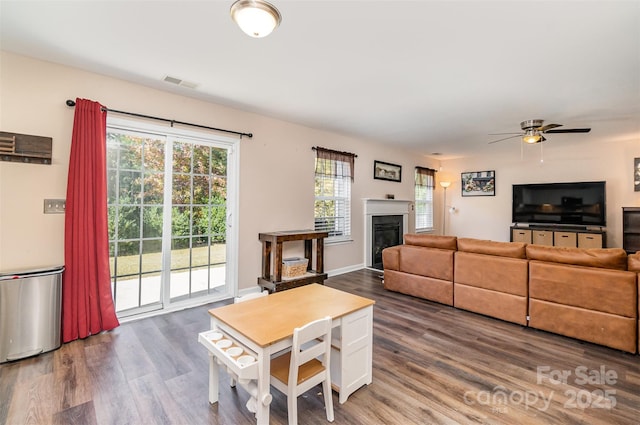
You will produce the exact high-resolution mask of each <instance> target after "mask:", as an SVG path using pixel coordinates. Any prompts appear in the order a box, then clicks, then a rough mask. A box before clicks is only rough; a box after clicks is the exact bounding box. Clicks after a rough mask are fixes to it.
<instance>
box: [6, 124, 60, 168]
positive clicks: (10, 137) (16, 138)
mask: <svg viewBox="0 0 640 425" xmlns="http://www.w3.org/2000/svg"><path fill="white" fill-rule="evenodd" d="M52 148H53V139H52V138H51V137H43V136H33V135H29V134H20V133H8V132H6V131H0V161H9V162H22V163H27V164H51V152H52Z"/></svg>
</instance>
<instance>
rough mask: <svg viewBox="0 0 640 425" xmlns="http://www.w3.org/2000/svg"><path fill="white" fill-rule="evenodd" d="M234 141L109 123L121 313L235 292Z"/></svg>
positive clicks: (114, 266) (114, 273) (112, 237)
mask: <svg viewBox="0 0 640 425" xmlns="http://www.w3.org/2000/svg"><path fill="white" fill-rule="evenodd" d="M167 130H169V131H167ZM236 144H237V140H229V139H225V138H220V137H216V138H212V137H206V136H203V135H201V134H195V133H188V132H186V131H177V130H174V129H163V128H161V127H158V128H156V127H149V126H148V125H147V126H142V125H137V124H133V123H126V122H122V121H116V120H110V121H109V123H108V129H107V158H108V164H107V165H108V188H109V201H108V202H109V247H110V261H111V277H112V290H113V295H114V301H115V305H116V311H117V312H118V315H119V316H120V317H123V316H129V315H133V314H139V313H143V312H147V311H150V310H156V309H163V308H164V309H166V308H171V307H173V306H183V305H187V304H198V303H201V302H206V301H208V300H213V299H219V298H222V297H225V296H228V295H230V294H232V293H233V292H234V291H233V290H234V288H235V275H236V266H235V265H234V264H231V265H230V264H229V262H228V259H229V258H231V259H235V258H236V256H235V254H234V252H235V247H236V246H237V244H236V236H235V233H236V232H235V231H234V230H235V226H234V223H232V222H231V220H230V218H231V217H233V216H235V214H232V212H233V210H234V209H235V205H236V202H235V201H234V199H235V196H236V193H237V191H236V187H237V178H236V177H235V175H236V173H237V171H236V164H237V155H236V154H235V152H237V146H236ZM230 254H231V255H230Z"/></svg>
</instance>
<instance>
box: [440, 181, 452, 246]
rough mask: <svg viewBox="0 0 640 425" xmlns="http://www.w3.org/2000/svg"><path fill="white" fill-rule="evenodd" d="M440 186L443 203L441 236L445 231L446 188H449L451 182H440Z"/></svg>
mask: <svg viewBox="0 0 640 425" xmlns="http://www.w3.org/2000/svg"><path fill="white" fill-rule="evenodd" d="M440 186H442V188H443V189H444V203H443V205H442V234H443V235H444V234H445V233H446V230H447V188H448V187H449V186H451V182H447V181H442V182H440Z"/></svg>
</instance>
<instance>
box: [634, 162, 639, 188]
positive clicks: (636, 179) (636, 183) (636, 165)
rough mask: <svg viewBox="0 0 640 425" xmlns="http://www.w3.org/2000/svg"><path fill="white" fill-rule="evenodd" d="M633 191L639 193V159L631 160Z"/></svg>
mask: <svg viewBox="0 0 640 425" xmlns="http://www.w3.org/2000/svg"><path fill="white" fill-rule="evenodd" d="M633 190H634V191H636V192H640V158H635V159H634V160H633Z"/></svg>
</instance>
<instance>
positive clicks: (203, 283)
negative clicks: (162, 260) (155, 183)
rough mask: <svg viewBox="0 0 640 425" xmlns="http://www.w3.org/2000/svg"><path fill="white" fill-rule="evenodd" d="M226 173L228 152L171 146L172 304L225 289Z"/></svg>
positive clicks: (190, 143) (204, 146) (183, 143)
mask: <svg viewBox="0 0 640 425" xmlns="http://www.w3.org/2000/svg"><path fill="white" fill-rule="evenodd" d="M226 170H227V149H224V148H218V147H214V146H210V145H208V144H202V143H198V142H196V141H186V140H178V141H174V142H173V177H172V184H171V186H172V191H173V192H172V201H171V294H170V297H171V301H172V302H173V301H177V300H182V299H187V298H191V297H194V296H201V295H207V294H211V293H213V292H215V291H216V290H222V289H224V285H225V282H226V230H227V225H226V224H227V223H226V217H227V216H226V187H227V175H226Z"/></svg>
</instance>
